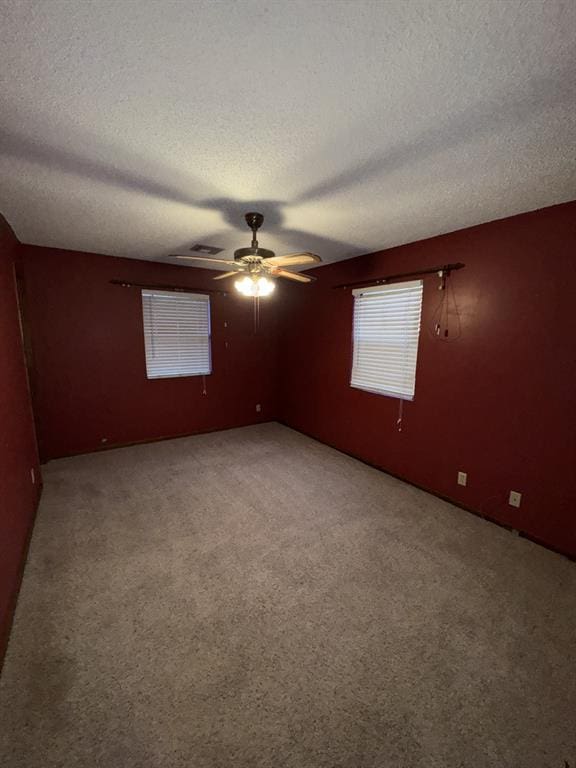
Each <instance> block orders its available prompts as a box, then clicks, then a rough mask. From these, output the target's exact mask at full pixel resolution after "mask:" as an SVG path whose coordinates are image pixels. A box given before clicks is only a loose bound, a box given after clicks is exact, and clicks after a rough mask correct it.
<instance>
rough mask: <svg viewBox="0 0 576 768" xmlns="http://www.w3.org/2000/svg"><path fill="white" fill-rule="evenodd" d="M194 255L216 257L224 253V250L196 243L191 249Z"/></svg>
mask: <svg viewBox="0 0 576 768" xmlns="http://www.w3.org/2000/svg"><path fill="white" fill-rule="evenodd" d="M190 250H191V251H194V253H205V254H206V255H207V256H216V254H217V253H222V251H223V250H224V248H215V247H214V246H213V245H201V244H200V243H196V245H193V246H192V248H190Z"/></svg>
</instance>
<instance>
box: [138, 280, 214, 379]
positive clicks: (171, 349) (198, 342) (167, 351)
mask: <svg viewBox="0 0 576 768" xmlns="http://www.w3.org/2000/svg"><path fill="white" fill-rule="evenodd" d="M142 314H143V317H144V342H145V345H146V373H147V375H148V378H149V379H160V378H167V377H171V376H201V375H206V374H209V373H210V372H211V360H210V298H209V297H208V296H206V295H204V294H201V293H176V292H175V291H156V290H144V291H142Z"/></svg>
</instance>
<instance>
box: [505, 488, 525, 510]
mask: <svg viewBox="0 0 576 768" xmlns="http://www.w3.org/2000/svg"><path fill="white" fill-rule="evenodd" d="M521 501H522V494H521V493H520V492H519V491H510V496H509V498H508V504H510V506H511V507H519V506H520V502H521Z"/></svg>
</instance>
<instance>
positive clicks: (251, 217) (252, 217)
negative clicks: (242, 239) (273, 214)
mask: <svg viewBox="0 0 576 768" xmlns="http://www.w3.org/2000/svg"><path fill="white" fill-rule="evenodd" d="M244 219H245V221H246V224H248V226H249V227H250V229H251V230H252V248H258V238H257V235H258V230H259V229H260V227H261V226H262V224H263V222H264V216H263V215H262V214H261V213H256V212H255V211H251V212H250V213H247V214H246V215H245V216H244Z"/></svg>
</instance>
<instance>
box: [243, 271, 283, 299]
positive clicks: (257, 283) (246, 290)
mask: <svg viewBox="0 0 576 768" xmlns="http://www.w3.org/2000/svg"><path fill="white" fill-rule="evenodd" d="M234 287H235V288H236V290H237V291H238V292H239V293H241V294H242V295H243V296H254V297H259V296H269V295H270V294H271V293H272V291H273V290H274V283H273V281H272V280H269V279H268V278H267V277H257V276H256V275H254V276H253V277H248V276H247V275H246V277H242V278H241V279H240V280H236V282H235V283H234Z"/></svg>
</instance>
